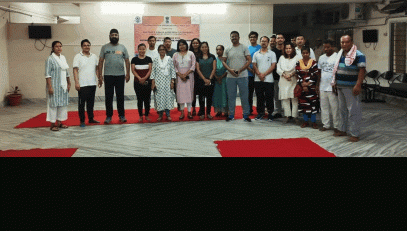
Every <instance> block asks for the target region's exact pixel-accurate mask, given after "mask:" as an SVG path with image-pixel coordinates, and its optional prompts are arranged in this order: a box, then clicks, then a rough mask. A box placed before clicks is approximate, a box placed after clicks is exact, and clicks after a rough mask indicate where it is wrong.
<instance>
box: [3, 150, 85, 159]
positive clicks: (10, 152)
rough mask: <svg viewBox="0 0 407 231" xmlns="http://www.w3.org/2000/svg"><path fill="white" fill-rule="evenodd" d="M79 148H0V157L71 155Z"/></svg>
mask: <svg viewBox="0 0 407 231" xmlns="http://www.w3.org/2000/svg"><path fill="white" fill-rule="evenodd" d="M76 150H78V149H77V148H65V149H30V150H6V151H2V150H0V157H71V156H72V155H73V154H75V152H76Z"/></svg>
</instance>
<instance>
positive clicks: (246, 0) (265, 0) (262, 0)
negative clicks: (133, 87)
mask: <svg viewBox="0 0 407 231" xmlns="http://www.w3.org/2000/svg"><path fill="white" fill-rule="evenodd" d="M107 1H108V2H144V3H216V4H219V3H241V4H307V3H312V4H321V3H345V2H356V3H357V2H381V1H382V0H110V1H109V0H107ZM107 1H106V0H13V1H12V2H32V3H34V2H41V3H91V2H107ZM0 2H11V1H10V0H0Z"/></svg>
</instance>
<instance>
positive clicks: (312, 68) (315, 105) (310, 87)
mask: <svg viewBox="0 0 407 231" xmlns="http://www.w3.org/2000/svg"><path fill="white" fill-rule="evenodd" d="M310 52H311V51H310V48H309V47H305V46H304V47H302V48H301V54H302V59H300V60H299V61H298V62H297V65H296V68H295V70H296V72H297V75H298V85H300V86H301V87H302V88H303V91H302V93H301V96H300V97H299V98H298V101H299V110H300V111H302V113H303V116H304V123H303V124H302V125H301V128H305V127H308V125H309V123H308V121H309V120H310V119H311V123H312V128H314V129H318V125H317V124H316V122H317V112H318V110H319V99H318V94H317V90H316V87H317V86H318V85H319V83H318V72H319V70H318V65H317V62H316V61H315V60H313V59H310Z"/></svg>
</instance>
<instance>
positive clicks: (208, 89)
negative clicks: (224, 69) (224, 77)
mask: <svg viewBox="0 0 407 231" xmlns="http://www.w3.org/2000/svg"><path fill="white" fill-rule="evenodd" d="M201 52H202V54H201V56H198V57H197V63H196V70H197V72H198V76H199V79H198V80H197V82H198V81H199V84H195V86H197V87H198V89H196V91H195V92H197V93H198V94H199V112H198V115H199V119H201V120H203V119H204V118H205V98H206V118H208V119H212V118H213V117H212V116H211V110H212V97H213V90H214V84H213V83H214V81H213V80H214V76H215V72H216V57H215V56H214V55H212V54H211V53H210V52H209V45H208V42H202V43H201Z"/></svg>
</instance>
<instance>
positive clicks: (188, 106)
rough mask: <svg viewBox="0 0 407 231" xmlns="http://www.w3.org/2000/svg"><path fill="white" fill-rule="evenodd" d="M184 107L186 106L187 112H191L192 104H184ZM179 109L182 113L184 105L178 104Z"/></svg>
mask: <svg viewBox="0 0 407 231" xmlns="http://www.w3.org/2000/svg"><path fill="white" fill-rule="evenodd" d="M186 105H187V108H188V112H191V111H192V110H191V109H192V103H186ZM179 108H180V109H181V111H183V110H184V108H185V104H184V103H180V104H179Z"/></svg>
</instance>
